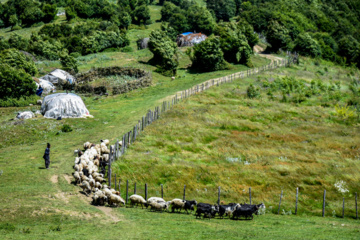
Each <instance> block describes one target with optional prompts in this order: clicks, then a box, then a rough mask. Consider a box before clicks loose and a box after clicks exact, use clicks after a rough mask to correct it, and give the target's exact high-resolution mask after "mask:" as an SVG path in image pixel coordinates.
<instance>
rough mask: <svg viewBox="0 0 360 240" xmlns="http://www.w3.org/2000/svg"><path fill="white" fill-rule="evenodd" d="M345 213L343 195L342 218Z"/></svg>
mask: <svg viewBox="0 0 360 240" xmlns="http://www.w3.org/2000/svg"><path fill="white" fill-rule="evenodd" d="M344 215H345V198H344V197H343V211H342V218H344Z"/></svg>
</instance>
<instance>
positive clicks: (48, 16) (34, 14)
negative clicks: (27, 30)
mask: <svg viewBox="0 0 360 240" xmlns="http://www.w3.org/2000/svg"><path fill="white" fill-rule="evenodd" d="M2 7H3V11H2V14H1V15H0V19H1V21H2V22H3V25H4V26H5V27H8V26H16V25H19V26H31V25H33V24H35V23H38V22H50V21H52V20H53V19H54V18H55V16H56V13H57V9H56V5H51V4H46V3H44V4H40V3H39V2H38V1H34V0H21V1H18V0H8V1H6V2H5V3H4V5H3V6H2Z"/></svg>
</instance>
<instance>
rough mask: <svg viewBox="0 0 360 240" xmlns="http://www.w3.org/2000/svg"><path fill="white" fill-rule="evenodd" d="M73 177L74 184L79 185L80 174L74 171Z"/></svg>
mask: <svg viewBox="0 0 360 240" xmlns="http://www.w3.org/2000/svg"><path fill="white" fill-rule="evenodd" d="M73 176H74V178H75V182H76V184H79V183H80V180H81V177H80V173H79V172H78V171H75V172H74V173H73Z"/></svg>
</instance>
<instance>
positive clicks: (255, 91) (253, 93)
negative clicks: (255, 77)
mask: <svg viewBox="0 0 360 240" xmlns="http://www.w3.org/2000/svg"><path fill="white" fill-rule="evenodd" d="M246 95H247V97H248V98H250V99H252V98H257V97H259V96H260V90H259V88H256V87H254V85H252V84H250V86H249V87H248V88H247V89H246Z"/></svg>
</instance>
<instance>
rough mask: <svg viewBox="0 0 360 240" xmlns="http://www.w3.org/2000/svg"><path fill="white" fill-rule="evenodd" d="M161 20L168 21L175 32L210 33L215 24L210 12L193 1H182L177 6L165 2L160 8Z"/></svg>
mask: <svg viewBox="0 0 360 240" xmlns="http://www.w3.org/2000/svg"><path fill="white" fill-rule="evenodd" d="M161 20H162V21H168V22H169V27H171V28H172V29H174V30H175V32H176V33H177V34H179V33H182V32H192V31H196V32H201V33H204V34H207V35H210V34H211V33H212V32H213V30H214V28H215V25H216V22H215V20H214V18H213V16H212V14H211V13H210V12H209V11H208V10H207V9H206V8H204V7H201V6H199V5H198V4H196V3H195V2H189V1H183V2H181V4H180V7H179V6H176V5H175V4H173V3H171V2H165V4H164V7H163V8H162V9H161Z"/></svg>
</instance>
